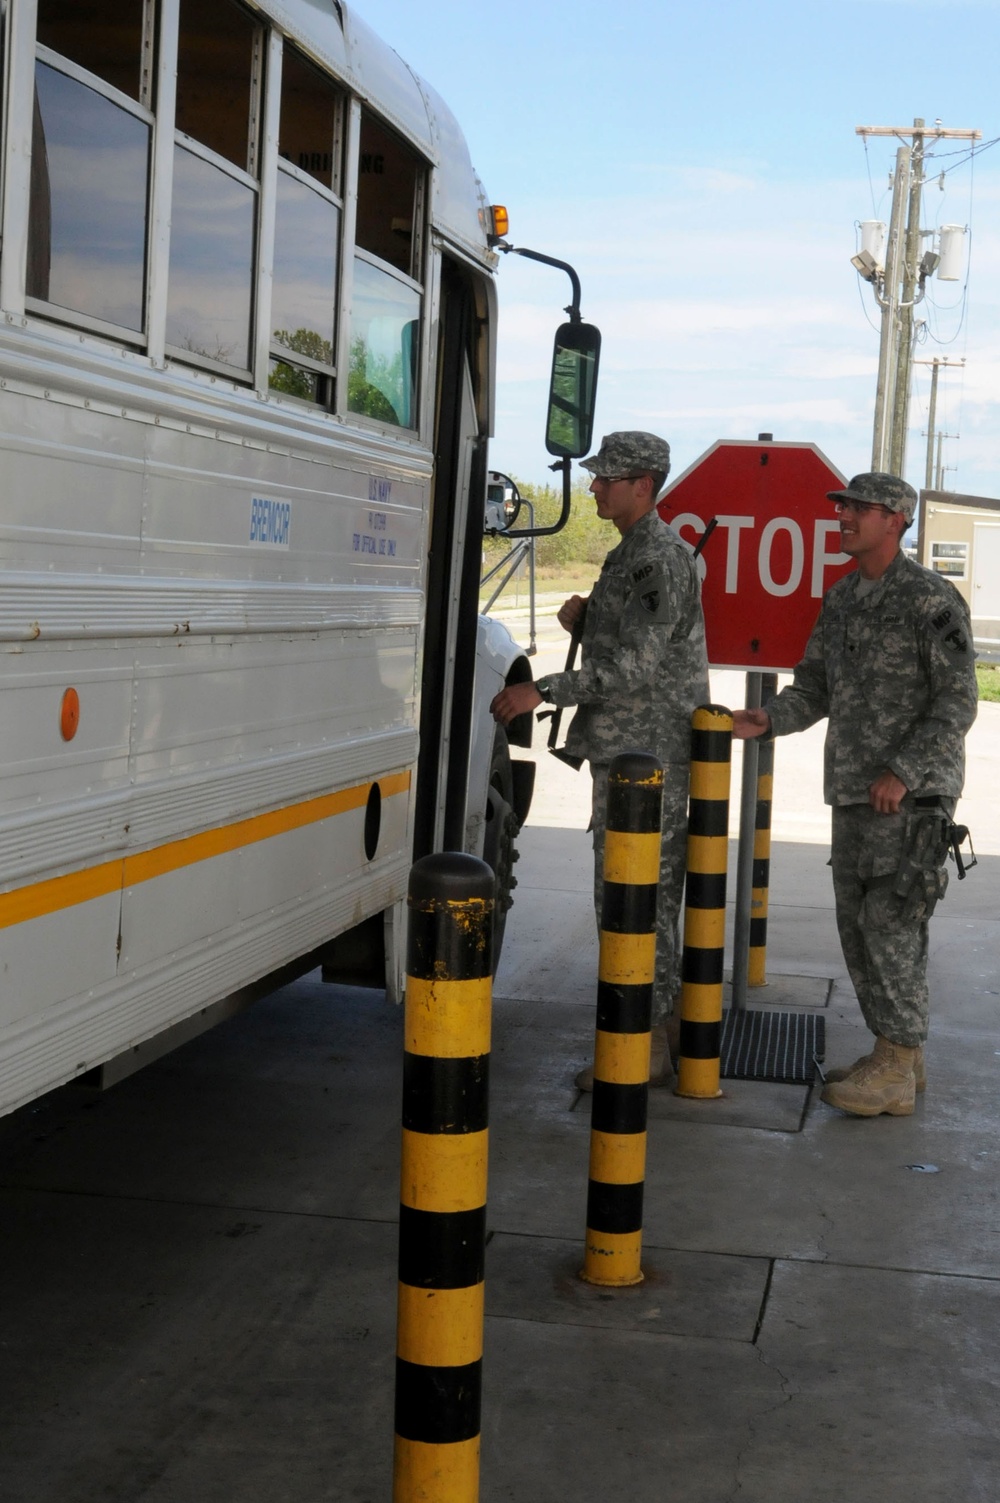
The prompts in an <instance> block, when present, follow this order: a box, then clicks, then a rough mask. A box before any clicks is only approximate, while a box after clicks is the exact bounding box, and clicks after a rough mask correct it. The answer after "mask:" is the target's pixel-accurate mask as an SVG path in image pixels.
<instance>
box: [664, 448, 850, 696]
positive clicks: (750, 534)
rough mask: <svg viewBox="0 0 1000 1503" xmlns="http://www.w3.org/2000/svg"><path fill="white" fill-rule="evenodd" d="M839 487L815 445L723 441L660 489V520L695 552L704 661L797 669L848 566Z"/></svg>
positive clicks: (729, 665)
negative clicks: (823, 603)
mask: <svg viewBox="0 0 1000 1503" xmlns="http://www.w3.org/2000/svg"><path fill="white" fill-rule="evenodd" d="M843 484H844V477H843V476H842V475H841V474H840V471H839V470H837V469H835V467H834V466H833V465H832V464H831V463H830V462H829V460H828V459H826V458H825V456H824V455H823V454H822V453H821V452H820V450H819V449H818V448H817V447H816V445H815V444H800V443H784V442H780V441H779V442H777V443H775V442H774V440H773V439H768V438H760V439H758V440H757V442H756V443H754V442H748V441H747V440H739V439H736V440H722V441H720V442H719V443H717V444H713V445H712V447H711V448H710V449H709V450H707V451H706V452H705V453H704V454H703V455H702V456H701V457H700V459H697V460H696V461H695V462H694V464H693V465H691V466H689V468H688V469H687V470H685V471H684V473H683V474H682V475H679V476H678V477H677V479H676V480H674V481H672V482H671V484H670V485H668V486H667V488H666V490H665V491H664V493H663V496H662V497H661V499H660V501H659V511H660V515H661V516H662V517H663V519H664V521H665V522H669V523H670V525H671V527H673V528H674V530H675V531H677V532H678V533H680V535H681V537H683V539H684V541H685V542H687V543H688V544H690V545H691V546H692V547H694V546H696V545H697V543H698V542H699V539H701V538H702V535H703V533H704V532H705V531H706V529H707V528H708V526H709V524H710V523H711V521H712V519H713V518H714V519H715V521H716V526H715V529H714V531H713V532H712V535H711V537H709V538H706V539H705V541H704V547H703V549H702V552H701V554H700V555H699V558H698V564H699V569H700V572H701V575H702V592H701V601H702V606H703V608H704V611H705V637H706V641H707V644H708V661H709V662H710V663H711V664H712V665H713V666H714V667H717V668H746V669H749V670H751V671H754V672H773V671H775V670H778V669H783V668H794V667H795V664H796V663H797V662H798V661H799V659H800V658H801V656H802V653H803V650H804V648H805V645H806V641H807V640H808V637H809V633H810V631H811V630H812V626H813V623H814V622H815V620H816V616H817V613H818V611H819V605H820V600H821V599H822V596H823V593H824V591H826V590H828V589H829V588H830V586H831V585H832V584H833V583H834V581H835V580H836V579H838V578H839V577H840V575H841V574H842V573H843V572H844V570H845V569H850V568H853V567H854V566H853V563H852V560H851V559H849V558H848V557H847V556H846V555H845V554H843V553H841V551H840V528H839V525H838V522H837V514H836V511H835V509H834V506H833V503H832V501H831V500H830V499H829V492H830V491H835V490H839V489H840V488H841V487H842V486H843Z"/></svg>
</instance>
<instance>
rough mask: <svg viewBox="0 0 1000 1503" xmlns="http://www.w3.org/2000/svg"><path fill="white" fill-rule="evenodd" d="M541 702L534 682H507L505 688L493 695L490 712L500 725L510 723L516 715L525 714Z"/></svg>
mask: <svg viewBox="0 0 1000 1503" xmlns="http://www.w3.org/2000/svg"><path fill="white" fill-rule="evenodd" d="M541 703H542V696H541V695H540V694H539V692H538V690H537V689H536V688H535V686H534V684H508V685H507V687H506V689H501V690H500V693H499V694H497V695H495V696H494V697H493V700H492V701H491V703H490V714H491V715H492V716H493V719H494V720H497V721H499V722H500V724H501V725H510V723H511V721H512V720H515V719H516V718H517V716H518V715H525V714H527V712H528V711H529V710H534V709H535V708H536V706H538V705H540V704H541Z"/></svg>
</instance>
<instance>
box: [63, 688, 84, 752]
mask: <svg viewBox="0 0 1000 1503" xmlns="http://www.w3.org/2000/svg"><path fill="white" fill-rule="evenodd" d="M79 724H80V696H79V694H77V692H76V690H75V689H67V690H66V693H65V694H64V695H63V697H62V710H61V712H60V715H59V729H60V730H61V731H62V738H63V740H64V741H72V739H73V737H74V736H75V735H76V733H77V729H78V727H79Z"/></svg>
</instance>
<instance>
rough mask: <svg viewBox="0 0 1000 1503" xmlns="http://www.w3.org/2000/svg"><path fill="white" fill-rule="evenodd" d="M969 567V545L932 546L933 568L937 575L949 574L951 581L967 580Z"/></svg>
mask: <svg viewBox="0 0 1000 1503" xmlns="http://www.w3.org/2000/svg"><path fill="white" fill-rule="evenodd" d="M968 565H969V545H968V543H932V544H931V568H932V569H933V570H934V571H935V573H936V574H947V576H948V578H949V579H966V578H967V577H968Z"/></svg>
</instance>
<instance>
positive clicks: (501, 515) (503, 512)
mask: <svg viewBox="0 0 1000 1503" xmlns="http://www.w3.org/2000/svg"><path fill="white" fill-rule="evenodd" d="M520 510H521V492H520V491H519V490H518V488H517V486H516V484H515V483H514V481H513V480H511V478H510V476H509V475H504V474H502V473H501V471H500V470H490V473H489V476H488V477H487V481H486V522H485V526H484V528H483V531H484V532H488V533H491V534H496V533H498V532H506V531H507V528H508V527H513V525H514V523H515V522H516V521H517V514H518V512H519V511H520Z"/></svg>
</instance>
